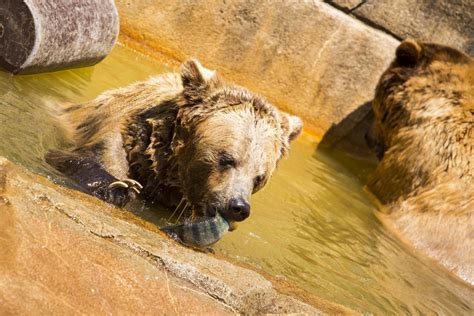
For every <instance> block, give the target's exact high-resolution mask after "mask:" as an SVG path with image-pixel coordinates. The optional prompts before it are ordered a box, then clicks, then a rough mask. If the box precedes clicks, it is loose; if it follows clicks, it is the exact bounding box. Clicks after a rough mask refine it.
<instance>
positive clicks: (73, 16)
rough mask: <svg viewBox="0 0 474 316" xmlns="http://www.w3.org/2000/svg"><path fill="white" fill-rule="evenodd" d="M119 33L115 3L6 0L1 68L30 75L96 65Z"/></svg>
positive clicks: (0, 23) (0, 15) (0, 22)
mask: <svg viewBox="0 0 474 316" xmlns="http://www.w3.org/2000/svg"><path fill="white" fill-rule="evenodd" d="M118 32H119V17H118V13H117V9H116V7H115V5H114V1H113V0H81V1H76V0H2V1H0V66H1V67H3V68H5V69H7V70H9V71H11V72H15V73H32V72H42V71H53V70H58V69H63V68H70V67H82V66H88V65H93V64H95V63H97V62H99V61H100V60H102V59H103V58H104V57H105V56H107V55H108V54H109V53H110V51H111V50H112V48H113V46H114V44H115V41H116V39H117V36H118Z"/></svg>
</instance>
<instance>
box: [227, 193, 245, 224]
mask: <svg viewBox="0 0 474 316" xmlns="http://www.w3.org/2000/svg"><path fill="white" fill-rule="evenodd" d="M229 215H230V217H231V219H233V220H235V221H243V220H244V219H246V218H247V217H249V215H250V204H249V203H247V201H245V200H244V199H242V198H238V199H231V200H230V201H229Z"/></svg>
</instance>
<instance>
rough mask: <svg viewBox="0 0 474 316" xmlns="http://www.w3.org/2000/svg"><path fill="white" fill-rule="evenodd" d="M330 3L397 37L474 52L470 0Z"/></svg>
mask: <svg viewBox="0 0 474 316" xmlns="http://www.w3.org/2000/svg"><path fill="white" fill-rule="evenodd" d="M327 2H328V3H330V4H331V5H333V6H335V7H338V8H340V9H341V10H343V11H344V12H346V13H348V14H350V15H352V16H354V17H355V18H357V19H360V20H362V21H364V22H365V23H367V24H369V25H371V26H372V27H374V28H378V29H381V30H383V31H384V32H386V33H389V34H392V35H393V36H394V37H396V38H398V39H404V38H407V37H413V38H416V39H419V40H421V41H429V42H437V43H440V44H445V45H449V46H452V47H456V48H458V49H460V50H463V51H465V52H467V53H468V54H470V55H472V54H473V53H474V2H473V1H470V0H456V1H446V0H398V1H390V0H332V1H331V0H328V1H327Z"/></svg>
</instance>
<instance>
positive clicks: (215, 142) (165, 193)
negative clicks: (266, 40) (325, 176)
mask: <svg viewBox="0 0 474 316" xmlns="http://www.w3.org/2000/svg"><path fill="white" fill-rule="evenodd" d="M65 120H66V121H68V122H70V124H71V125H72V127H73V130H74V147H73V148H71V149H70V150H68V151H66V152H53V153H50V154H49V155H48V156H47V160H48V162H50V163H51V164H52V165H53V166H55V167H56V168H57V169H58V170H60V171H61V172H63V173H65V174H66V175H68V176H69V177H71V178H73V179H74V180H76V181H77V182H79V184H81V185H82V186H83V187H84V188H85V189H86V190H87V191H88V192H89V193H91V194H94V195H96V196H98V197H99V198H102V199H104V200H106V201H109V202H111V203H113V204H116V205H119V206H123V205H125V204H126V203H127V202H128V200H129V199H130V198H133V197H134V195H135V193H134V192H138V191H140V195H141V196H143V197H144V198H146V199H148V200H152V201H156V202H159V203H161V204H164V205H166V206H168V207H176V206H177V205H178V203H180V201H182V199H183V200H184V201H185V202H186V203H187V204H186V205H189V206H191V208H192V209H193V210H194V212H195V213H196V214H197V215H214V214H215V212H216V211H219V212H221V213H222V214H223V215H224V216H227V218H228V219H230V220H237V221H238V220H243V219H245V218H246V217H247V216H248V215H249V214H248V213H249V205H248V201H249V198H250V195H251V194H252V193H253V192H256V191H258V190H259V189H261V188H262V187H263V186H264V185H265V183H266V182H267V181H268V179H269V178H270V176H271V174H272V172H273V171H274V169H275V167H276V165H277V162H278V160H279V159H280V158H281V157H282V156H283V155H285V154H286V153H287V151H288V148H289V142H290V141H291V140H293V139H294V138H295V137H296V136H297V135H298V134H299V132H300V131H301V120H300V119H299V118H297V117H294V116H291V115H288V114H286V113H283V112H280V111H278V110H277V109H276V108H275V107H274V106H272V105H271V104H269V103H268V102H267V101H266V100H264V99H263V98H262V97H260V96H257V95H255V94H253V93H251V92H250V91H248V90H246V89H244V88H241V87H238V86H235V85H230V84H227V83H225V82H224V81H223V80H222V79H220V78H219V76H218V75H217V74H216V73H215V72H213V71H210V70H208V69H206V68H204V67H202V66H201V65H200V64H199V62H197V61H195V60H190V61H188V62H186V63H184V64H183V66H182V68H181V74H175V73H170V74H165V75H162V76H159V77H155V78H152V79H150V80H148V81H146V82H141V83H137V84H134V85H131V86H129V87H126V88H123V89H118V90H114V91H110V92H106V93H104V94H102V95H101V96H99V97H98V98H97V99H95V100H93V101H91V102H89V103H86V104H81V105H75V106H72V107H70V108H68V109H66V111H65ZM128 178H130V179H133V180H136V181H138V182H140V183H141V184H142V185H143V189H141V188H140V186H139V185H138V184H136V183H135V182H133V181H122V182H117V181H118V180H124V179H128ZM112 183H114V184H113V185H111V184H112Z"/></svg>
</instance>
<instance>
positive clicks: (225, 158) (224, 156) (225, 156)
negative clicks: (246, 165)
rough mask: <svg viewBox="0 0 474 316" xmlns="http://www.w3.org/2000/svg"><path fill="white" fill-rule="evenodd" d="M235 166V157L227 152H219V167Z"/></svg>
mask: <svg viewBox="0 0 474 316" xmlns="http://www.w3.org/2000/svg"><path fill="white" fill-rule="evenodd" d="M235 166H236V161H235V158H234V157H232V156H231V155H230V154H229V153H221V154H220V157H219V167H221V168H232V167H235Z"/></svg>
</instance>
